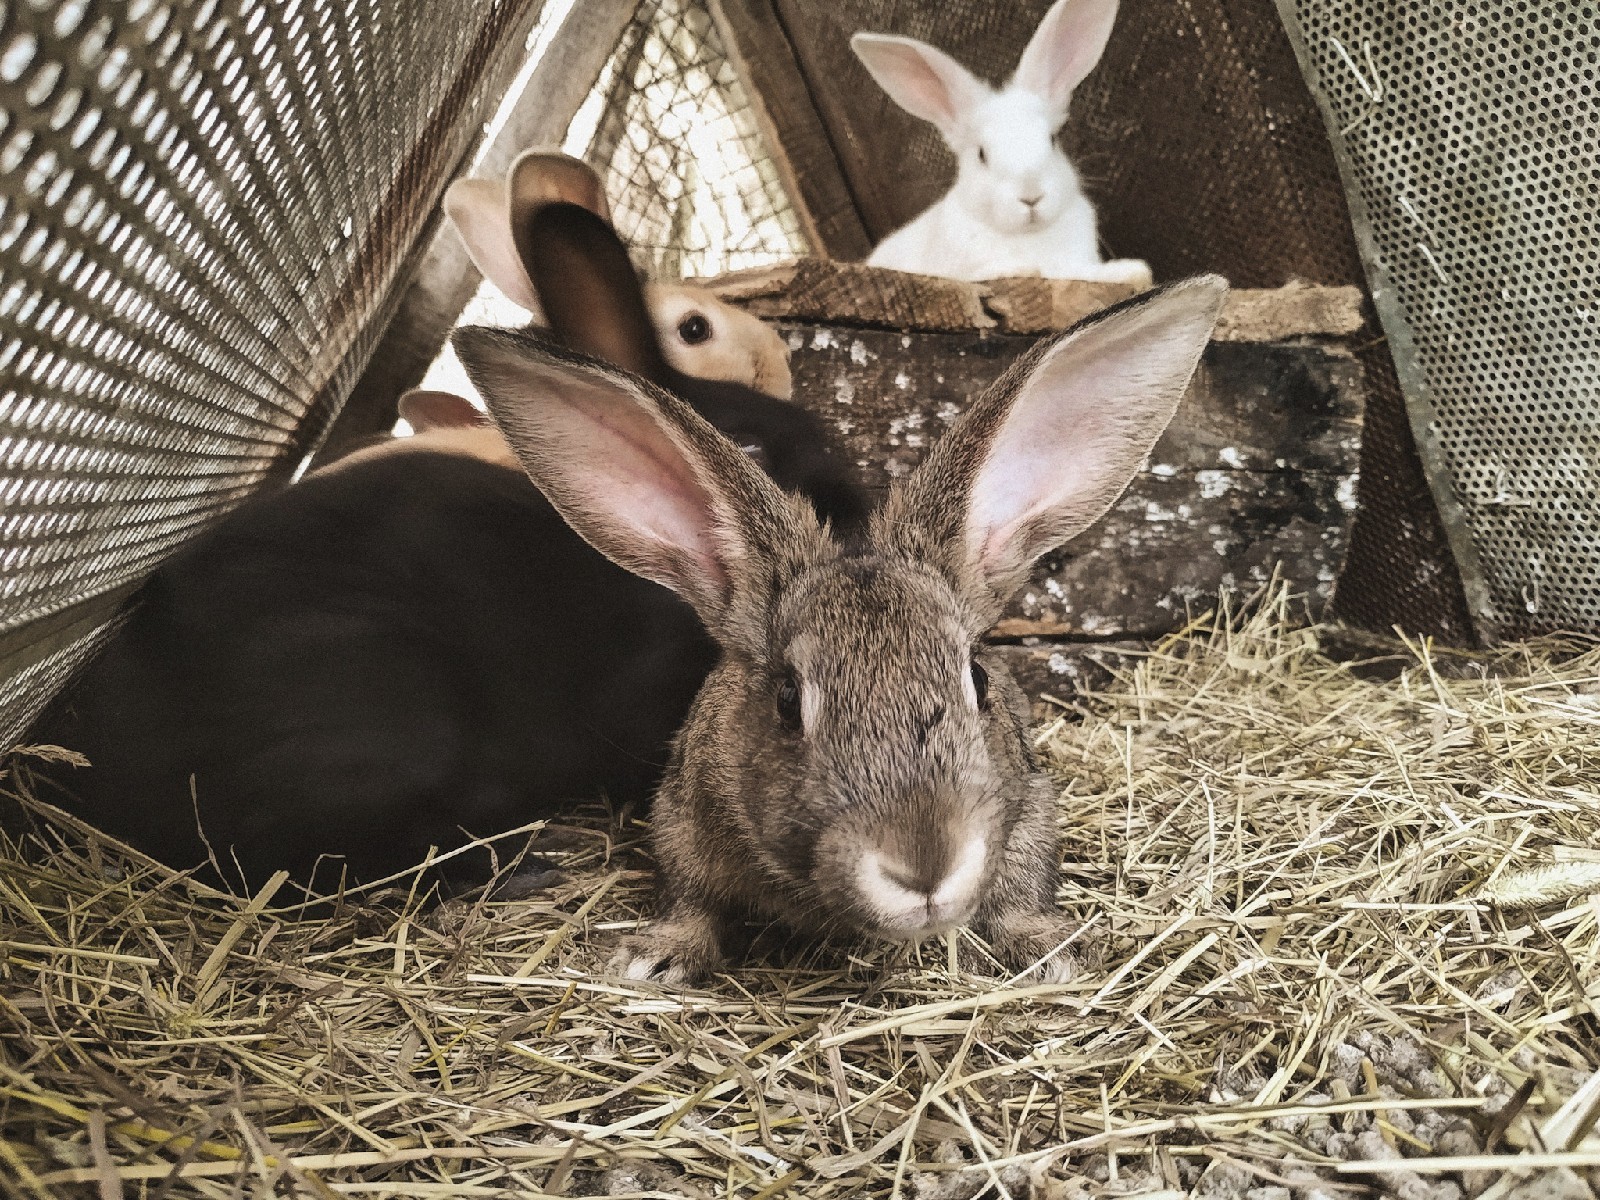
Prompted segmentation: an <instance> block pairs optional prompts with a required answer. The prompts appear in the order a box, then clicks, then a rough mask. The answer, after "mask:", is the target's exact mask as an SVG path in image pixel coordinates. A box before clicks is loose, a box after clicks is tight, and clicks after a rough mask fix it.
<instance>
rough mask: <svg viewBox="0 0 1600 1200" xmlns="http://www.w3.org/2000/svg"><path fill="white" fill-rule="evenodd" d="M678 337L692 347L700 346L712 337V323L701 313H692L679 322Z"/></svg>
mask: <svg viewBox="0 0 1600 1200" xmlns="http://www.w3.org/2000/svg"><path fill="white" fill-rule="evenodd" d="M678 336H679V337H681V338H682V339H683V340H684V341H685V342H687V343H688V344H689V345H691V346H698V345H699V344H700V343H701V342H703V341H706V340H707V339H708V338H710V336H711V322H710V321H708V320H706V319H705V317H704V316H702V315H701V314H700V313H690V314H689V315H688V316H687V317H685V318H684V319H683V320H681V321H679V322H678Z"/></svg>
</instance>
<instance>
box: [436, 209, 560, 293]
mask: <svg viewBox="0 0 1600 1200" xmlns="http://www.w3.org/2000/svg"><path fill="white" fill-rule="evenodd" d="M444 212H445V216H447V217H449V218H450V223H451V224H452V225H454V226H455V227H456V232H457V233H459V234H460V235H461V240H462V241H463V242H465V243H466V246H467V254H468V255H469V256H470V257H471V258H472V262H473V265H474V266H476V267H477V268H478V270H479V272H480V273H481V274H482V275H483V277H484V278H485V279H487V280H488V281H489V282H490V283H492V284H494V285H495V287H497V288H499V289H500V290H501V291H502V292H503V293H505V296H506V299H508V300H510V301H511V302H512V303H513V304H520V305H521V306H522V307H523V308H525V309H527V310H528V311H529V312H530V313H532V314H533V319H534V320H535V321H539V322H542V321H543V320H544V313H543V310H542V309H540V307H539V298H538V297H537V296H536V295H534V291H533V282H532V281H531V280H530V279H529V278H528V272H527V271H526V270H525V269H524V268H523V266H522V258H521V256H520V255H518V254H517V243H516V241H515V240H514V239H513V238H512V236H511V220H510V217H509V216H508V214H507V211H506V189H505V185H504V184H500V183H496V182H494V181H493V180H489V179H458V180H456V181H455V182H454V183H452V184H451V185H450V186H449V187H448V188H447V189H446V190H445V193H444Z"/></svg>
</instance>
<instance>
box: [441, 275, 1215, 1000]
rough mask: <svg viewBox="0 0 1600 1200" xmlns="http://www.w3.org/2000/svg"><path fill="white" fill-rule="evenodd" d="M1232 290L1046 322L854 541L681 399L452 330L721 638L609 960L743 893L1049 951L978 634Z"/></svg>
mask: <svg viewBox="0 0 1600 1200" xmlns="http://www.w3.org/2000/svg"><path fill="white" fill-rule="evenodd" d="M1226 291H1227V285H1226V284H1225V283H1224V281H1223V280H1221V279H1220V278H1217V277H1216V276H1204V277H1201V278H1198V279H1193V280H1189V281H1187V282H1185V283H1180V284H1177V285H1174V286H1172V287H1168V288H1166V289H1164V290H1162V291H1158V292H1154V293H1151V294H1149V295H1148V296H1145V297H1142V298H1140V299H1138V300H1134V301H1130V302H1128V303H1126V304H1123V305H1121V306H1119V307H1116V308H1113V309H1109V310H1107V311H1105V312H1103V313H1100V314H1097V315H1096V316H1094V317H1091V318H1090V319H1089V320H1087V321H1085V322H1084V323H1082V324H1080V325H1079V326H1077V327H1076V328H1075V329H1073V330H1071V331H1069V332H1067V333H1065V334H1063V335H1061V336H1060V337H1057V338H1054V339H1052V340H1049V341H1045V342H1041V343H1040V344H1039V345H1038V346H1036V347H1035V348H1034V349H1032V350H1031V351H1030V352H1029V353H1027V354H1026V355H1024V356H1023V357H1022V358H1021V359H1019V360H1018V361H1017V363H1016V364H1015V365H1014V366H1013V367H1012V368H1011V369H1010V370H1008V371H1007V372H1006V373H1005V375H1004V376H1003V377H1002V378H1001V379H1000V380H999V381H998V382H997V383H995V384H994V386H992V387H991V388H989V389H988V390H987V391H986V392H984V393H983V394H982V395H981V396H979V397H978V398H977V399H976V400H975V401H974V402H973V404H972V406H971V407H970V409H969V410H968V411H967V413H966V414H965V415H964V416H963V417H962V419H961V420H960V421H958V422H957V423H956V424H955V426H953V427H952V429H951V430H950V432H948V433H947V434H946V435H945V436H944V437H943V438H942V439H941V440H940V441H939V442H938V443H937V444H935V446H934V447H933V449H932V451H931V452H930V453H929V455H928V457H927V459H926V461H925V462H924V463H923V464H922V465H921V466H920V467H918V468H917V469H916V470H915V471H913V472H912V473H911V474H910V475H909V476H907V477H906V478H905V479H903V480H901V481H899V482H897V483H896V484H895V485H894V487H893V488H892V490H891V491H890V492H889V494H888V497H887V499H886V501H885V503H884V505H883V507H882V508H881V509H880V510H879V511H878V512H877V513H876V514H875V515H874V516H873V518H872V519H871V522H870V524H869V525H868V527H867V529H866V531H865V533H863V534H858V535H856V536H854V537H851V538H849V539H840V538H835V537H834V536H833V535H832V533H831V532H830V530H828V529H827V528H826V527H824V526H823V525H821V524H820V523H819V521H818V519H817V517H816V515H815V511H814V509H813V508H812V507H811V506H810V505H808V504H806V503H805V502H804V501H801V500H798V499H796V498H794V497H792V496H788V495H785V494H784V493H783V492H781V491H779V490H778V488H776V487H775V486H774V485H773V483H772V481H771V480H770V479H769V478H767V477H766V476H765V475H763V474H762V473H761V471H760V470H758V469H757V468H756V467H755V466H754V465H753V464H751V462H750V461H749V460H748V459H747V458H746V456H745V455H743V454H741V453H740V452H739V451H738V450H737V449H736V448H735V446H734V445H733V444H732V443H731V442H729V441H728V440H727V439H726V438H725V437H723V436H722V435H721V434H719V433H717V432H716V431H715V430H713V429H712V428H711V427H710V426H709V425H708V424H706V422H705V421H703V420H702V419H701V418H700V417H699V416H698V415H696V414H695V412H694V411H693V410H691V409H690V408H689V407H688V406H687V405H685V404H684V403H683V402H682V401H680V400H677V399H675V398H673V397H671V396H669V395H667V394H666V393H664V392H662V391H660V390H658V389H656V388H654V387H652V386H650V385H649V384H647V383H644V382H643V381H641V380H639V379H637V378H634V377H632V376H630V375H628V374H626V373H624V372H620V371H615V370H611V369H609V368H607V367H604V366H602V365H600V364H597V363H594V362H592V361H586V360H583V359H581V358H578V357H575V356H571V357H569V356H567V355H566V354H565V352H564V351H561V350H559V349H556V348H552V347H551V346H549V345H548V344H543V343H540V342H538V341H534V340H532V339H529V338H527V337H525V336H524V335H518V334H513V333H506V332H498V331H493V330H483V329H464V330H460V331H458V332H457V334H456V348H457V350H458V352H459V353H460V355H461V358H462V360H463V362H465V364H466V366H467V370H468V372H469V373H470V375H471V376H472V379H473V381H474V382H475V383H476V384H477V386H478V387H479V389H480V390H481V391H482V392H483V395H484V396H485V398H486V399H487V401H488V403H489V406H490V408H491V410H492V411H493V412H494V413H495V416H496V418H497V419H498V420H499V422H500V424H501V427H502V429H503V430H504V431H505V433H506V436H507V438H508V440H509V441H510V443H511V446H512V448H513V450H514V451H515V453H516V454H517V456H518V458H520V459H521V461H522V463H523V465H524V467H525V468H526V469H527V471H528V473H529V475H530V476H531V477H532V479H533V480H534V482H535V483H536V484H538V486H539V487H540V489H541V490H543V492H544V494H545V495H546V497H547V498H548V499H549V500H550V502H551V503H552V504H553V505H554V506H555V508H556V509H557V510H558V511H559V512H560V513H561V515H562V516H563V517H564V518H565V519H566V520H567V521H568V522H569V523H570V524H571V525H572V527H573V528H574V529H575V530H577V532H578V533H579V534H580V535H581V536H582V537H583V538H584V539H586V540H587V541H588V542H589V543H590V544H591V545H593V546H594V547H595V548H596V549H598V550H599V551H600V552H601V553H602V554H605V555H606V556H607V557H609V558H610V559H612V561H614V562H616V563H617V564H619V565H620V566H623V567H626V568H627V569H628V570H631V571H633V572H635V573H637V574H639V575H642V576H644V577H645V578H647V579H653V580H655V581H656V582H658V583H661V584H664V585H665V586H667V587H669V588H671V589H673V590H674V591H676V592H677V593H678V594H679V595H680V596H682V597H683V598H684V599H685V600H687V601H688V602H689V603H690V604H691V605H693V606H694V609H695V611H696V612H697V613H698V614H699V616H700V619H701V621H702V622H704V624H705V627H706V629H707V630H708V631H709V632H710V633H711V635H712V637H714V638H715V639H716V641H717V642H718V643H719V645H720V646H721V651H722V652H721V657H720V659H719V661H718V663H717V666H716V667H715V669H714V670H713V671H712V673H711V675H710V676H709V677H708V678H707V680H706V682H705V685H704V686H703V687H702V688H701V690H700V693H699V695H698V696H697V698H696V699H695V702H694V705H693V708H692V709H691V711H690V715H689V718H688V721H687V723H686V724H685V725H684V726H683V728H682V730H681V732H680V733H679V735H678V738H677V741H676V744H675V750H674V757H673V762H672V764H671V766H670V767H669V769H668V772H667V775H666V778H665V780H664V781H663V783H662V785H661V788H660V790H659V791H658V793H657V795H656V798H655V802H654V805H655V807H654V810H653V823H654V828H653V840H654V846H655V850H656V855H657V860H658V864H659V868H660V888H661V896H660V912H659V916H658V918H657V920H656V921H655V923H654V924H653V925H651V926H650V927H649V928H648V929H647V930H646V931H645V932H644V933H643V934H642V935H640V936H638V937H636V938H633V939H631V940H629V941H628V942H627V943H626V944H625V946H624V948H623V949H622V951H621V953H620V954H619V957H618V960H617V963H616V965H617V968H618V969H619V970H620V971H621V972H622V973H623V974H626V975H627V976H629V977H632V978H655V979H661V980H663V981H666V982H670V983H678V982H685V981H690V980H694V979H697V978H701V977H703V976H704V975H706V974H707V973H708V972H710V971H713V970H715V969H717V968H718V967H720V966H721V965H723V964H724V963H725V962H726V961H727V960H728V957H729V955H730V954H732V953H734V952H735V951H736V950H737V949H738V945H739V934H740V932H741V930H742V929H743V927H744V925H745V924H746V922H747V921H749V920H750V919H751V918H755V919H758V920H761V921H772V920H777V921H780V922H785V923H787V924H789V925H791V926H793V927H795V928H796V929H799V930H801V931H816V932H824V931H828V930H835V929H841V930H849V931H853V932H855V933H858V934H866V935H869V936H874V937H878V938H883V939H890V940H895V941H913V940H918V939H922V938H926V937H928V936H930V935H933V934H935V933H938V932H939V931H941V930H945V929H948V928H951V927H954V926H959V925H963V924H970V925H972V926H973V927H975V928H976V930H977V931H978V932H980V933H981V934H982V935H983V936H984V937H986V938H987V939H988V941H989V943H990V945H991V946H992V947H993V948H994V950H995V951H996V952H997V953H998V954H999V955H1000V956H1001V957H1002V958H1003V959H1004V960H1005V961H1006V962H1007V963H1009V964H1010V965H1011V966H1012V967H1013V968H1014V969H1016V970H1018V971H1022V970H1027V969H1035V970H1037V971H1038V972H1039V973H1040V974H1041V975H1042V976H1043V977H1044V978H1049V979H1059V978H1063V977H1065V975H1066V974H1067V973H1068V971H1069V969H1070V962H1069V960H1068V959H1067V957H1066V956H1065V955H1064V954H1063V953H1062V952H1061V947H1062V945H1063V943H1064V942H1065V941H1066V940H1067V939H1068V938H1069V936H1070V935H1071V932H1072V928H1073V927H1072V925H1071V923H1070V922H1069V921H1068V919H1067V918H1066V917H1065V916H1064V915H1062V914H1061V913H1060V912H1059V911H1058V910H1057V907H1056V898H1055V896H1056V888H1057V884H1058V879H1059V862H1058V854H1059V850H1058V840H1057V832H1056V805H1055V789H1054V787H1053V786H1052V785H1051V783H1050V782H1049V780H1048V779H1047V778H1046V777H1045V776H1044V775H1042V774H1041V773H1039V772H1038V771H1037V769H1036V766H1035V763H1034V760H1033V756H1032V754H1031V752H1030V748H1029V742H1028V730H1027V711H1028V707H1027V703H1026V701H1025V698H1024V696H1023V694H1022V692H1021V689H1020V688H1019V687H1018V686H1017V684H1016V683H1015V682H1014V681H1013V680H1012V679H1011V677H1010V676H1009V675H1008V674H1007V672H1006V669H1005V667H1004V665H1003V663H1002V661H1001V660H1000V659H999V657H998V656H996V655H994V654H992V653H991V652H989V651H988V650H986V649H985V648H984V646H983V643H982V640H981V639H982V636H983V633H984V631H985V630H986V629H988V628H989V626H990V625H992V624H993V623H994V621H995V620H996V618H997V617H998V616H999V615H1000V612H1001V610H1002V607H1003V606H1004V605H1005V603H1006V601H1007V600H1008V599H1009V598H1010V596H1011V595H1012V594H1013V593H1014V592H1015V591H1016V590H1017V588H1018V587H1020V586H1021V585H1022V583H1023V582H1024V581H1025V580H1026V578H1027V576H1028V573H1029V571H1030V569H1031V567H1032V565H1033V563H1034V561H1035V560H1036V559H1037V558H1038V557H1039V556H1040V555H1042V554H1044V553H1045V552H1047V551H1049V550H1051V549H1053V548H1054V547H1056V546H1058V545H1060V544H1061V543H1062V542H1064V541H1066V540H1067V539H1069V538H1072V537H1074V536H1076V535H1077V534H1079V533H1081V532H1083V530H1084V529H1086V528H1087V527H1088V526H1089V525H1091V524H1092V523H1093V522H1094V521H1095V520H1097V519H1098V518H1099V517H1100V516H1101V515H1102V514H1103V513H1104V512H1105V511H1106V510H1107V509H1108V508H1109V507H1110V506H1111V504H1112V503H1113V502H1114V501H1115V500H1116V499H1117V497H1118V496H1119V495H1120V494H1121V493H1122V491H1123V489H1124V488H1125V487H1126V486H1127V484H1128V482H1129V480H1130V479H1132V477H1133V475H1134V473H1135V472H1136V471H1137V470H1138V469H1139V465H1140V463H1141V462H1142V461H1143V460H1144V458H1145V456H1146V455H1147V454H1148V453H1149V451H1150V449H1151V447H1152V446H1153V445H1154V444H1155V441H1156V439H1157V437H1159V436H1160V434H1161V432H1162V430H1163V429H1165V428H1166V426H1167V423H1168V421H1169V420H1170V419H1171V417H1172V414H1173V412H1174V410H1175V409H1176V407H1177V404H1178V401H1179V400H1180V398H1181V397H1182V396H1183V393H1184V389H1185V388H1186V387H1187V385H1188V382H1189V379H1190V377H1191V375H1192V374H1193V373H1194V370H1195V367H1196V365H1197V364H1198V362H1199V360H1200V355H1201V353H1202V351H1203V350H1204V349H1205V346H1206V342H1207V339H1208V338H1209V336H1210V333H1211V329H1212V326H1213V325H1214V323H1215V321H1216V318H1217V314H1218V312H1219V311H1220V309H1221V305H1222V301H1223V297H1224V295H1225V294H1226ZM534 396H537V397H538V401H539V402H538V403H536V404H535V403H529V402H528V398H529V397H534Z"/></svg>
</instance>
